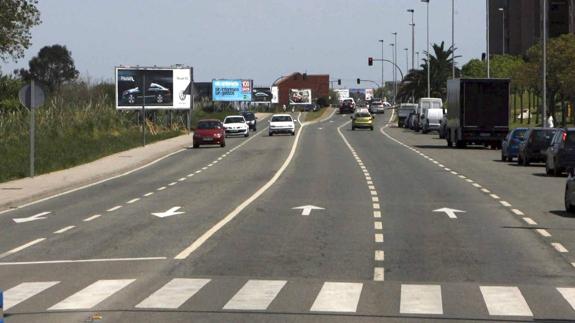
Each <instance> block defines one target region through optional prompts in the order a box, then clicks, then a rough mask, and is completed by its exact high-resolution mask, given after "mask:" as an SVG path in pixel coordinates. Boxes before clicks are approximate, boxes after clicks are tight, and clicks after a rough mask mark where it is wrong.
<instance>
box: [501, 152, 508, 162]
mask: <svg viewBox="0 0 575 323" xmlns="http://www.w3.org/2000/svg"><path fill="white" fill-rule="evenodd" d="M501 161H507V156H505V155H504V154H503V150H502V151H501Z"/></svg>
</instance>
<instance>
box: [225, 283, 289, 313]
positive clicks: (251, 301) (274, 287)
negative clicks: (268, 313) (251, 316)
mask: <svg viewBox="0 0 575 323" xmlns="http://www.w3.org/2000/svg"><path fill="white" fill-rule="evenodd" d="M286 283H287V281H285V280H248V282H247V283H246V284H245V285H244V286H243V287H242V288H241V289H240V290H239V291H238V292H237V293H236V294H235V295H234V297H232V299H230V300H229V301H228V303H227V304H226V305H225V306H224V310H248V311H257V310H260V311H264V310H266V309H267V308H268V306H269V305H270V304H271V302H272V301H273V300H274V299H275V298H276V296H277V295H278V294H279V292H280V291H281V290H282V288H283V287H284V285H285V284H286Z"/></svg>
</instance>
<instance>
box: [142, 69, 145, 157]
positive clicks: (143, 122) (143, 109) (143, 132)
mask: <svg viewBox="0 0 575 323" xmlns="http://www.w3.org/2000/svg"><path fill="white" fill-rule="evenodd" d="M142 83H143V84H142V93H143V94H144V95H143V102H142V143H143V146H144V147H146V73H144V75H143V77H142Z"/></svg>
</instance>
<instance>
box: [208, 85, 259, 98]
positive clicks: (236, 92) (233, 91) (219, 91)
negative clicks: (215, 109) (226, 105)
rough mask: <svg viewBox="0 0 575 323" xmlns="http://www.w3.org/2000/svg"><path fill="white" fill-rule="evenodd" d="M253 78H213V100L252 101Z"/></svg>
mask: <svg viewBox="0 0 575 323" xmlns="http://www.w3.org/2000/svg"><path fill="white" fill-rule="evenodd" d="M252 84H253V81H252V80H213V81H212V100H213V101H230V102H234V101H236V102H240V101H251V100H252Z"/></svg>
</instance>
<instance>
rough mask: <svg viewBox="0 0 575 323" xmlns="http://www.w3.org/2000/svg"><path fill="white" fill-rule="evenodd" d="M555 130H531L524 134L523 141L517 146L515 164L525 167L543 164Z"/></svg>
mask: <svg viewBox="0 0 575 323" xmlns="http://www.w3.org/2000/svg"><path fill="white" fill-rule="evenodd" d="M556 131H557V129H550V128H531V129H529V130H527V132H526V133H525V140H523V141H522V142H521V143H520V144H519V153H518V155H517V164H518V165H523V166H527V165H529V164H530V163H532V162H545V160H546V157H547V156H546V155H545V151H546V150H547V148H549V145H550V144H551V140H552V139H553V136H555V132H556Z"/></svg>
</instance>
